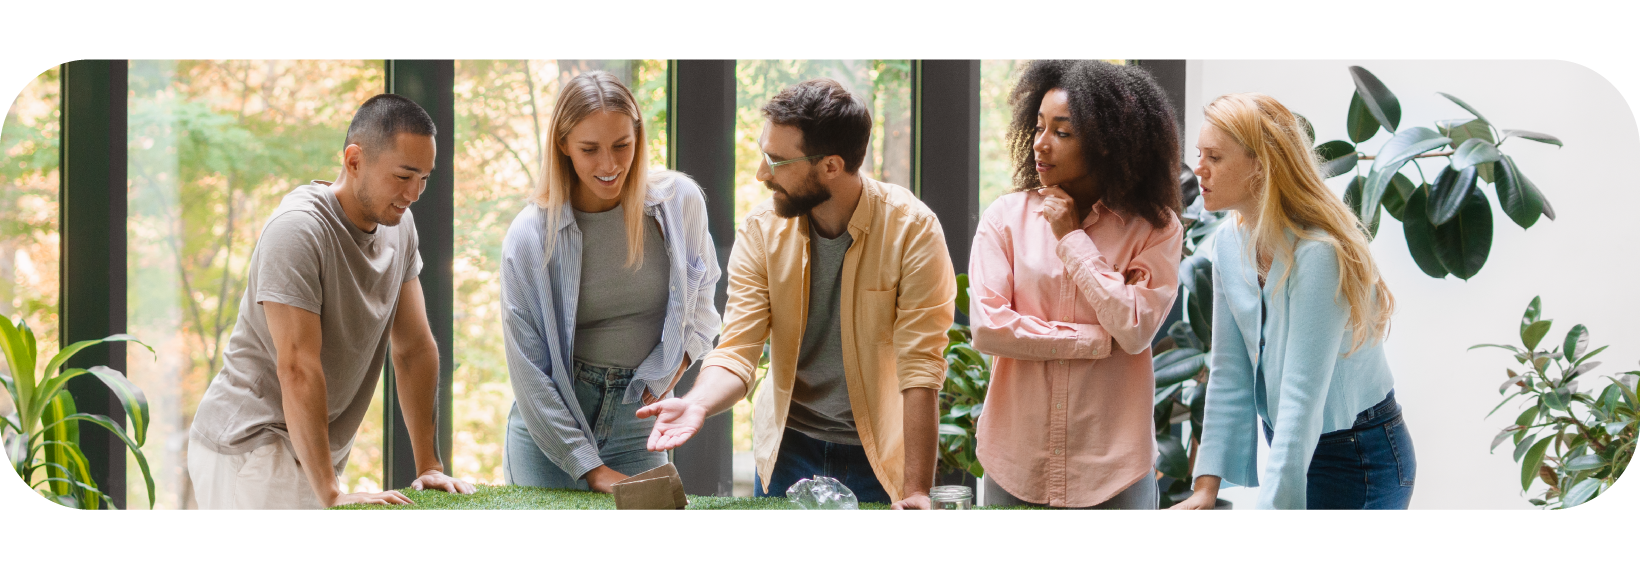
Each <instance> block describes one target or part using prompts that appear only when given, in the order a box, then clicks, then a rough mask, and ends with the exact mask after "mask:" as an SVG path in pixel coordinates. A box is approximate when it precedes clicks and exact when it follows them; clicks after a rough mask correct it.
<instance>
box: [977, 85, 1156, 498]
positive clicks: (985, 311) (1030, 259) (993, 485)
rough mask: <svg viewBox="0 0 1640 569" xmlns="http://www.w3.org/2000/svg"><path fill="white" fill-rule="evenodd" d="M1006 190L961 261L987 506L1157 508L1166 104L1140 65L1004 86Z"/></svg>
mask: <svg viewBox="0 0 1640 569" xmlns="http://www.w3.org/2000/svg"><path fill="white" fill-rule="evenodd" d="M1009 99H1010V102H1011V104H1012V105H1013V121H1012V124H1011V125H1010V126H1009V130H1008V146H1009V150H1010V153H1011V154H1012V158H1013V162H1014V184H1015V186H1016V187H1017V188H1019V189H1017V190H1015V191H1014V192H1013V193H1010V194H1008V195H1005V196H1003V197H1001V198H998V199H997V201H996V202H994V203H992V204H991V206H990V207H989V208H988V209H986V211H985V215H984V217H983V218H982V219H981V220H980V223H979V231H978V233H977V234H976V235H975V236H974V247H973V253H972V257H971V259H970V261H969V271H970V273H971V274H970V279H971V281H970V282H971V283H972V285H971V286H972V291H971V292H970V299H971V302H972V307H971V310H969V314H970V315H971V316H972V318H973V322H972V326H973V331H974V348H975V349H977V350H979V351H981V352H985V353H987V354H990V355H992V356H994V359H993V372H992V378H991V386H990V392H989V393H988V394H987V395H986V398H985V407H984V409H983V413H982V414H981V415H980V419H979V432H978V438H979V448H978V449H977V450H978V456H979V460H980V463H981V464H983V465H984V466H985V471H986V475H985V481H986V482H985V503H986V504H988V505H1015V504H1022V503H1029V504H1039V505H1047V506H1053V507H1065V508H1096V509H1155V508H1156V506H1157V494H1158V492H1157V486H1156V482H1155V470H1154V466H1153V464H1152V461H1153V460H1154V457H1155V455H1156V443H1155V432H1154V429H1155V428H1154V426H1153V421H1152V419H1151V408H1152V397H1154V394H1155V384H1156V382H1155V376H1154V375H1153V374H1152V372H1151V354H1150V343H1151V339H1152V338H1154V337H1155V336H1156V331H1157V329H1158V328H1160V327H1161V325H1162V321H1163V320H1164V319H1165V318H1166V317H1167V313H1168V311H1169V309H1170V308H1171V307H1172V305H1173V299H1174V297H1175V296H1176V295H1177V294H1178V287H1179V279H1178V266H1179V254H1180V246H1181V244H1182V240H1183V234H1182V231H1181V227H1180V224H1179V221H1178V218H1177V212H1178V210H1179V207H1180V204H1179V201H1180V200H1179V185H1178V179H1177V174H1178V164H1179V139H1178V133H1177V130H1176V123H1175V122H1174V117H1173V111H1172V107H1171V106H1170V105H1169V103H1168V100H1167V97H1166V96H1165V94H1164V93H1163V92H1162V89H1161V88H1160V87H1159V86H1157V84H1156V82H1155V80H1154V79H1152V78H1151V77H1150V75H1149V74H1148V73H1146V72H1144V71H1143V70H1140V69H1138V68H1135V67H1127V66H1121V65H1112V64H1109V63H1104V62H1101V61H1033V62H1031V63H1030V65H1029V66H1028V67H1027V68H1026V69H1025V71H1024V73H1023V74H1022V75H1021V77H1020V80H1019V83H1018V85H1016V86H1015V87H1014V90H1013V93H1012V95H1011V96H1010V98H1009Z"/></svg>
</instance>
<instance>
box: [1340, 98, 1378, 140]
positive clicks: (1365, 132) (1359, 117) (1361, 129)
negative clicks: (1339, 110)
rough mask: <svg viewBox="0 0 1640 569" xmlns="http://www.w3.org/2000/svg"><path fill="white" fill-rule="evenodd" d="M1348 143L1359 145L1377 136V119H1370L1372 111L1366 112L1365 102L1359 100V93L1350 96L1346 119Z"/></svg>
mask: <svg viewBox="0 0 1640 569" xmlns="http://www.w3.org/2000/svg"><path fill="white" fill-rule="evenodd" d="M1347 122H1348V126H1349V135H1350V142H1354V143H1361V142H1366V140H1367V139H1369V138H1372V135H1375V134H1378V119H1375V118H1372V111H1369V110H1367V103H1366V101H1363V100H1361V94H1360V93H1353V94H1351V95H1350V111H1349V115H1348V118H1347Z"/></svg>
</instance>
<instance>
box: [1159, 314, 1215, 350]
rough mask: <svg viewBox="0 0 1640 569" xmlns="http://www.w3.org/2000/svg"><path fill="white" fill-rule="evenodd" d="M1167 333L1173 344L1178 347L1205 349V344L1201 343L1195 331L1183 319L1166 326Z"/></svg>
mask: <svg viewBox="0 0 1640 569" xmlns="http://www.w3.org/2000/svg"><path fill="white" fill-rule="evenodd" d="M1167 335H1168V337H1170V338H1173V344H1174V345H1175V346H1178V347H1180V348H1194V349H1197V350H1205V349H1207V346H1205V345H1202V343H1201V342H1202V341H1201V339H1200V338H1197V337H1196V332H1195V331H1194V330H1191V329H1190V323H1189V322H1185V321H1183V320H1180V321H1178V322H1174V323H1173V325H1172V326H1169V327H1168V328H1167Z"/></svg>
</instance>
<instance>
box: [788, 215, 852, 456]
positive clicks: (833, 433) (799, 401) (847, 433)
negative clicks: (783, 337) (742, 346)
mask: <svg viewBox="0 0 1640 569" xmlns="http://www.w3.org/2000/svg"><path fill="white" fill-rule="evenodd" d="M853 243H854V236H852V235H849V234H848V232H847V231H845V232H843V234H842V235H839V236H837V238H836V239H826V238H824V237H821V236H820V234H818V233H815V231H814V224H813V223H812V222H811V223H810V224H809V320H808V322H807V323H806V324H805V325H804V327H803V344H802V347H800V348H798V350H797V382H796V383H795V384H794V385H793V386H792V405H791V409H790V411H789V412H788V413H787V416H786V426H788V427H791V428H793V429H796V430H797V432H799V433H803V434H805V435H808V436H810V437H813V438H815V439H818V440H822V441H826V442H829V443H842V444H851V445H858V444H860V433H859V431H857V430H855V428H854V408H853V407H850V406H849V399H848V382H847V380H846V379H845V378H844V377H843V329H842V319H841V318H842V317H841V316H839V313H840V312H841V309H840V308H839V307H840V306H841V304H842V299H843V296H842V295H843V291H842V283H843V255H844V254H845V253H847V252H848V248H849V245H852V244H853Z"/></svg>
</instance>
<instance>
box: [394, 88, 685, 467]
mask: <svg viewBox="0 0 1640 569" xmlns="http://www.w3.org/2000/svg"><path fill="white" fill-rule="evenodd" d="M595 69H597V70H603V71H608V72H610V73H611V74H613V75H615V77H616V78H618V79H620V80H621V82H622V83H624V84H626V86H627V88H628V89H629V90H631V91H632V94H633V97H634V98H636V99H637V101H638V107H639V109H640V111H641V112H642V113H643V116H644V129H645V133H646V135H647V140H646V142H647V144H646V146H648V147H649V156H650V165H651V167H652V168H663V167H665V165H666V135H667V133H666V62H665V61H661V60H613V61H587V60H545V61H457V62H456V76H455V111H456V112H455V116H456V131H455V139H456V143H455V145H456V150H455V152H456V154H455V171H456V181H455V188H456V189H455V212H456V214H455V220H454V223H455V236H456V237H455V239H456V243H455V262H454V265H455V266H454V270H453V272H454V275H455V289H456V291H455V292H456V296H455V318H454V320H455V346H454V352H455V360H456V366H455V378H454V384H453V385H452V392H453V393H454V395H455V398H454V401H453V403H454V407H455V408H454V422H455V424H454V431H455V432H454V434H453V439H454V443H453V446H454V448H453V449H452V457H451V462H453V463H454V464H452V465H451V468H452V469H453V470H454V471H455V473H456V475H457V476H460V477H462V478H465V479H467V480H470V481H472V482H475V483H480V484H502V483H505V476H504V473H503V472H502V469H501V457H502V449H503V448H504V444H505V442H506V428H507V413H508V411H509V410H510V409H511V408H512V403H513V392H512V386H511V385H510V384H509V383H508V375H507V359H506V352H505V350H504V346H505V344H504V340H503V336H502V331H501V312H500V310H501V289H500V281H501V243H502V240H503V238H505V237H506V234H507V228H508V226H510V225H511V224H512V220H513V217H514V216H516V215H518V212H519V210H520V209H521V208H523V207H524V205H525V204H526V203H527V201H526V200H527V195H528V194H529V192H530V191H531V188H533V187H534V186H535V183H536V181H537V180H538V178H539V176H540V174H541V152H542V149H543V148H545V144H546V139H545V136H546V134H547V133H546V129H548V128H549V126H550V124H551V120H550V119H551V115H552V109H553V106H554V105H555V104H556V103H557V101H558V90H559V86H560V85H562V84H564V83H565V82H568V81H569V80H570V79H572V78H574V77H575V76H576V75H579V74H581V73H583V72H586V71H591V70H595ZM361 436H362V435H361Z"/></svg>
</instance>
